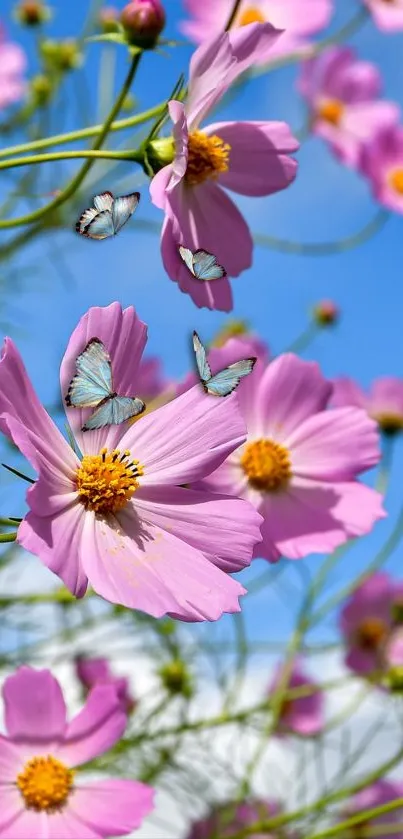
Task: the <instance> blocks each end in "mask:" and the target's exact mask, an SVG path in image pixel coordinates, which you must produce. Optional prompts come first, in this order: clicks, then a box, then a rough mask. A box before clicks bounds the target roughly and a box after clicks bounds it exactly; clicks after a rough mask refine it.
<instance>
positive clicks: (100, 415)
mask: <svg viewBox="0 0 403 839" xmlns="http://www.w3.org/2000/svg"><path fill="white" fill-rule="evenodd" d="M145 407H146V406H145V404H144V402H143V401H142V400H141V399H138V398H137V397H136V396H110V397H109V398H107V399H105V401H104V402H103V403H102V405H99V407H98V408H97V409H96V410H95V411H94V412H93V414H91V416H90V417H89V418H88V420H87V421H86V423H84V425H83V428H82V430H83V431H91V430H93V429H95V428H104V426H106V425H120V423H121V422H124V421H125V420H128V419H131V417H136V416H137V415H138V414H142V413H143V411H145Z"/></svg>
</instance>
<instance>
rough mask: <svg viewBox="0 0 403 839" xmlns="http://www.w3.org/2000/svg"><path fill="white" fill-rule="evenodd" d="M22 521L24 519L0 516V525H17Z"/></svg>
mask: <svg viewBox="0 0 403 839" xmlns="http://www.w3.org/2000/svg"><path fill="white" fill-rule="evenodd" d="M20 521H22V519H11V518H3V516H0V527H15V525H16V524H19V523H20Z"/></svg>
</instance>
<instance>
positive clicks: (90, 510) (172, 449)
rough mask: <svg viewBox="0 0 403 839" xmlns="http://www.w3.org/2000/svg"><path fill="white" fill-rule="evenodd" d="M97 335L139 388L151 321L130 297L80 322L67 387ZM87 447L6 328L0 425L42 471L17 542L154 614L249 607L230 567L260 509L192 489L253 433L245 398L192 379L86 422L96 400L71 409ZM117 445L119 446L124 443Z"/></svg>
mask: <svg viewBox="0 0 403 839" xmlns="http://www.w3.org/2000/svg"><path fill="white" fill-rule="evenodd" d="M93 337H98V338H99V339H100V340H101V341H103V342H104V343H105V346H106V348H107V350H108V352H109V354H110V357H111V362H112V369H113V375H114V386H115V388H116V390H117V392H118V393H119V394H121V395H130V394H134V393H136V374H137V370H138V366H139V363H140V359H141V355H142V352H143V349H144V346H145V343H146V326H145V324H144V323H142V322H141V321H140V320H139V319H138V318H137V315H136V313H135V311H134V309H133V308H132V307H129V308H128V309H125V310H124V311H122V308H121V306H120V305H119V304H118V303H112V304H111V305H110V306H107V307H106V308H98V307H94V308H92V309H90V310H89V311H88V312H87V313H86V314H85V315H84V316H83V318H82V319H81V321H80V322H79V324H78V326H77V327H76V329H75V330H74V332H73V334H72V336H71V338H70V341H69V344H68V347H67V351H66V353H65V356H64V358H63V361H62V365H61V373H60V375H61V391H62V396H63V398H64V397H65V394H66V393H67V389H68V386H69V383H70V381H71V379H72V377H73V375H74V374H75V370H76V359H77V356H78V355H79V353H80V352H82V350H83V349H84V347H85V346H86V344H87V342H88V341H89V340H90V339H91V338H93ZM66 413H67V418H68V422H69V424H70V428H71V430H72V432H73V435H74V436H75V440H76V444H77V446H78V448H79V449H80V452H82V455H83V458H82V459H80V457H79V456H78V455H77V454H76V453H75V451H73V449H72V448H71V447H70V446H69V444H68V443H67V441H66V440H65V438H64V437H63V436H62V434H61V433H60V431H59V430H58V428H57V427H56V426H55V425H54V423H53V421H52V420H51V418H50V416H49V415H48V414H47V413H46V411H45V409H44V408H43V406H42V405H41V404H40V402H39V400H38V398H37V396H36V394H35V392H34V390H33V388H32V385H31V383H30V381H29V379H28V376H27V373H26V371H25V368H24V365H23V363H22V360H21V358H20V356H19V354H18V351H17V349H16V347H15V346H14V344H13V342H12V341H11V340H10V339H6V341H5V346H4V350H3V355H2V358H1V361H0V428H1V430H2V431H3V432H4V433H5V434H7V435H8V436H9V437H11V439H12V440H13V442H14V443H15V445H16V446H18V448H19V449H20V450H21V451H22V453H23V454H24V455H25V456H26V457H27V459H28V460H29V461H30V463H31V464H32V466H33V467H34V469H35V470H36V471H37V472H38V473H39V477H38V480H37V481H36V482H35V484H34V485H33V486H32V487H31V488H30V489H29V490H28V493H27V502H28V506H29V510H30V511H29V513H28V515H27V516H26V517H25V519H24V520H23V521H22V523H21V524H20V526H19V529H18V536H17V541H18V542H19V544H20V545H22V546H23V547H24V548H25V549H26V550H28V551H30V552H31V553H33V554H36V555H37V556H39V557H40V559H41V561H42V562H43V563H44V565H46V566H47V567H48V568H50V569H51V570H52V571H53V572H54V573H55V574H57V575H58V576H59V577H61V579H62V580H63V582H64V583H65V585H66V586H67V588H68V589H69V590H70V591H71V592H72V593H73V594H75V595H76V597H83V595H84V594H85V592H86V589H87V586H88V584H90V585H91V586H92V588H93V589H94V590H95V591H96V592H97V593H98V594H100V595H101V596H102V597H105V598H106V599H107V600H110V601H111V602H112V603H120V604H121V605H123V606H127V607H128V608H133V609H140V610H142V611H144V612H147V613H148V614H151V615H153V616H154V617H161V616H162V615H166V614H170V615H171V616H172V617H176V618H179V619H180V620H186V621H199V620H216V619H217V618H219V617H220V616H221V615H222V614H223V612H233V611H239V608H240V607H239V603H238V598H239V596H240V595H241V594H244V591H245V590H244V589H243V587H242V586H241V585H240V584H239V583H238V582H237V581H236V580H234V579H232V577H230V576H229V575H228V573H226V572H232V571H239V570H240V569H241V568H244V567H245V566H246V565H248V564H249V563H250V561H251V558H252V550H253V547H254V545H255V543H256V542H257V541H259V539H260V534H259V525H260V522H261V518H260V516H259V515H258V514H257V513H256V511H255V510H254V509H253V507H252V506H251V505H250V504H248V503H247V502H245V501H244V500H242V499H234V498H228V497H226V496H220V497H217V495H215V494H213V493H211V492H209V491H207V492H206V491H193V490H190V489H182V488H181V486H180V484H186V483H191V482H193V481H198V480H201V479H202V478H203V477H205V476H206V475H208V474H209V473H210V472H211V471H213V470H214V469H216V468H217V466H219V465H220V464H221V463H222V461H223V460H224V459H225V458H226V457H227V456H228V454H229V453H230V452H231V451H233V449H235V448H237V447H238V446H239V445H240V444H241V443H242V442H243V441H244V439H245V425H244V422H243V420H242V417H241V414H240V412H239V410H238V407H237V397H236V395H234V397H228V398H227V399H216V398H214V397H207V396H206V394H205V393H203V391H202V389H201V388H200V387H194V388H192V389H191V390H190V391H187V393H184V394H183V395H182V396H180V397H178V398H177V399H174V400H173V401H172V402H170V403H169V404H167V405H164V406H163V407H162V408H158V409H157V410H155V411H152V412H151V413H150V414H148V415H147V416H143V417H141V418H140V419H139V421H138V422H135V423H134V424H132V425H127V424H121V425H118V426H117V425H113V426H108V427H106V428H103V429H100V430H97V431H88V432H82V431H81V426H82V425H83V422H85V420H86V418H87V417H88V415H89V413H90V412H89V411H88V410H86V411H80V410H77V409H74V408H68V409H67V410H66ZM116 450H118V451H116Z"/></svg>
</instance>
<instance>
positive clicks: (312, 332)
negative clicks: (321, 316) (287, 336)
mask: <svg viewBox="0 0 403 839" xmlns="http://www.w3.org/2000/svg"><path fill="white" fill-rule="evenodd" d="M319 331H320V330H319V326H318V324H317V323H315V321H312V323H309V324H308V326H307V328H306V329H305V330H304V331H303V332H301V335H298V338H295V341H292V343H291V344H290V345H289V346H288V347H287V349H285V350H283V352H292V353H301V352H303V351H304V350H306V348H307V347H308V346H309V344H310V343H311V341H313V339H314V338H316V336H317V334H318V332H319Z"/></svg>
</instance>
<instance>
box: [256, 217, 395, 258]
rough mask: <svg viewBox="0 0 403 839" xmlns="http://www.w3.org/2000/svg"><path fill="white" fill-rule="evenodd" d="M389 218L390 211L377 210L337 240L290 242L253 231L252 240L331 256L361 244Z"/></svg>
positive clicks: (282, 249) (295, 251) (289, 250)
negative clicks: (360, 227) (352, 232)
mask: <svg viewBox="0 0 403 839" xmlns="http://www.w3.org/2000/svg"><path fill="white" fill-rule="evenodd" d="M389 218H390V213H388V212H387V211H386V210H378V212H377V213H376V215H375V216H374V218H373V219H371V221H370V222H368V224H366V225H365V227H363V228H362V229H361V230H359V231H358V233H354V235H353V236H347V237H346V238H345V239H340V240H339V241H338V242H337V241H334V242H290V241H288V239H277V238H276V237H275V236H267V235H266V234H264V233H255V235H254V236H253V241H254V243H255V245H260V246H262V247H266V248H272V250H276V251H280V252H281V253H288V254H296V255H298V256H331V255H332V254H335V253H343V252H344V251H349V250H352V249H353V248H356V247H358V246H359V245H363V244H364V242H367V241H368V240H369V239H371V238H372V236H374V235H375V233H378V231H379V230H381V229H382V228H383V227H384V225H385V224H386V222H387V221H388V219H389Z"/></svg>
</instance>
